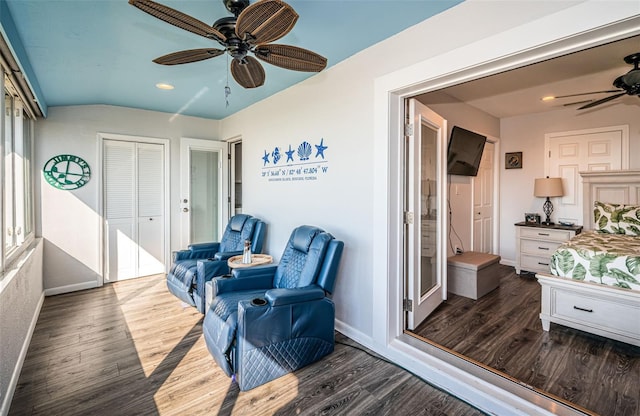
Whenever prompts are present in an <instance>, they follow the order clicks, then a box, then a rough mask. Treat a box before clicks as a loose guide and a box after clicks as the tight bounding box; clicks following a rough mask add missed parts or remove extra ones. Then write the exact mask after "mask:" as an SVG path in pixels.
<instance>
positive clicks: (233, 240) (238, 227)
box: [218, 214, 258, 252]
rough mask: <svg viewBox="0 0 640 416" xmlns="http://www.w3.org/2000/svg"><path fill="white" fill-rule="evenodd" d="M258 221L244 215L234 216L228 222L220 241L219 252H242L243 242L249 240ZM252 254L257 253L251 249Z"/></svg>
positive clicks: (253, 248) (254, 248)
mask: <svg viewBox="0 0 640 416" xmlns="http://www.w3.org/2000/svg"><path fill="white" fill-rule="evenodd" d="M257 223H258V219H257V218H254V217H252V216H250V215H246V214H236V215H234V216H233V217H231V219H230V220H229V223H228V224H227V227H226V228H225V230H224V234H222V239H221V240H220V248H219V250H218V251H220V252H230V251H242V249H243V248H244V240H251V239H252V238H251V237H252V235H253V228H254V227H255V226H256V224H257ZM252 251H253V252H258V251H257V250H256V247H252Z"/></svg>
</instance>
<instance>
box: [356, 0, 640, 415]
mask: <svg viewBox="0 0 640 416" xmlns="http://www.w3.org/2000/svg"><path fill="white" fill-rule="evenodd" d="M593 7H594V6H593V5H592V4H588V3H581V4H579V5H576V6H573V7H570V8H568V9H565V10H562V11H559V12H557V13H555V14H554V15H553V16H552V17H549V16H545V17H544V19H541V20H539V21H536V22H535V23H531V25H533V26H536V25H538V26H540V25H542V23H547V22H548V21H551V20H552V18H553V19H557V21H561V20H562V19H564V20H565V21H571V16H574V15H575V13H576V12H578V13H580V12H585V13H586V12H589V11H592V10H593ZM604 10H605V9H603V11H604ZM606 10H607V12H606V13H601V14H599V15H598V18H597V19H596V22H595V23H594V21H590V22H589V24H591V25H592V26H591V27H595V28H594V29H590V30H588V31H586V32H585V31H584V30H581V29H580V28H579V27H577V24H574V25H568V26H567V25H562V26H560V25H555V26H553V28H554V30H553V31H547V32H540V31H538V32H535V33H536V35H535V36H531V33H532V28H531V27H530V26H531V25H525V26H520V27H517V28H515V29H505V30H504V31H502V32H499V33H497V34H496V36H491V37H489V38H487V39H478V40H477V41H476V42H473V43H469V44H467V45H464V46H460V47H459V48H456V49H452V50H449V51H446V52H442V53H438V52H434V54H433V55H432V56H429V57H427V58H425V59H423V60H422V61H420V62H418V63H416V64H413V65H410V66H407V67H404V68H400V69H397V70H395V71H393V72H389V73H386V74H384V75H380V76H379V77H377V78H376V79H375V80H374V87H373V88H374V91H373V107H374V117H373V120H374V121H373V132H374V134H373V143H372V146H373V149H374V153H373V166H375V169H374V170H373V173H372V175H373V183H374V186H373V188H374V195H373V222H374V223H375V224H377V227H376V228H375V230H374V232H373V238H372V241H373V250H372V251H373V255H372V269H373V270H374V271H375V272H374V276H373V285H372V293H373V302H372V304H373V305H377V307H374V308H373V309H372V317H371V320H372V322H375V323H377V324H375V325H372V328H371V335H369V334H359V333H358V332H357V331H350V332H349V335H350V336H353V337H356V338H358V339H357V340H358V341H359V342H363V343H364V344H365V345H370V346H372V347H374V349H376V351H377V352H379V353H381V354H383V355H385V356H386V357H390V358H391V359H392V360H393V361H394V362H395V363H397V364H398V365H400V366H403V367H406V368H411V369H412V371H413V372H414V373H415V374H417V375H418V376H420V377H422V378H424V379H425V380H426V381H428V382H432V383H435V384H436V385H438V386H439V387H440V388H442V389H444V390H446V391H455V392H456V395H457V396H458V397H460V398H462V399H464V400H466V401H469V402H472V403H475V404H478V405H479V407H480V408H482V409H483V410H485V411H487V410H488V411H490V412H494V413H496V414H498V413H500V414H511V413H513V412H514V410H515V409H518V411H520V412H521V413H522V414H525V413H527V414H551V413H554V412H562V414H578V411H577V410H575V408H573V407H569V406H568V405H565V404H563V403H561V402H559V401H556V400H553V399H551V398H549V397H548V396H546V395H545V394H543V393H541V392H538V391H534V390H533V389H531V388H529V387H526V386H524V385H522V384H520V383H517V382H515V381H514V380H511V379H509V378H506V377H504V376H503V375H502V374H498V373H497V372H496V371H495V370H493V371H491V370H490V369H489V368H484V367H482V366H479V365H478V364H477V363H473V362H471V361H470V360H468V359H465V358H463V357H461V356H459V355H456V354H454V353H452V352H450V351H446V350H445V349H442V348H439V347H436V346H434V345H430V344H429V345H426V344H425V343H424V342H423V341H418V340H416V339H415V338H413V337H411V336H410V335H408V334H405V333H404V331H403V320H402V313H401V310H402V305H401V303H402V294H403V292H402V273H401V267H402V264H401V262H399V259H401V258H402V257H401V256H402V240H401V238H400V235H401V234H400V231H401V227H402V215H401V213H402V205H401V204H400V203H399V202H401V201H402V200H401V195H398V189H400V188H401V181H400V178H399V177H398V174H397V166H398V160H399V157H400V156H401V154H400V150H399V149H398V142H399V141H400V140H401V138H402V136H403V135H404V134H403V128H402V127H403V126H404V120H403V118H402V115H403V111H402V110H403V102H404V99H405V98H407V97H411V96H416V95H419V94H423V93H427V92H431V91H436V90H438V89H442V88H445V87H448V86H453V85H457V84H460V83H463V82H466V81H470V80H473V79H478V78H481V77H484V76H488V75H492V74H496V73H499V72H503V71H506V70H509V69H513V68H518V67H522V66H525V65H528V64H533V63H537V62H541V61H543V60H545V59H552V58H554V57H558V56H561V55H565V54H567V53H571V52H574V51H579V50H584V49H588V48H589V47H593V46H598V45H602V44H604V43H607V42H612V41H615V40H620V39H623V38H626V37H629V36H633V35H637V34H639V33H640V26H638V23H639V22H640V18H628V13H629V12H630V10H629V9H624V8H622V9H620V8H616V9H612V8H609V9H606ZM625 13H627V14H625ZM618 15H620V16H623V17H624V19H625V20H615V19H616V16H618ZM434 30H435V31H434V33H436V34H437V27H436V29H434ZM525 33H526V34H527V35H528V36H525V35H524V34H525ZM514 34H516V35H517V34H522V35H523V36H522V37H520V38H518V39H519V43H517V44H516V43H514V42H507V41H506V40H507V39H513V37H514ZM496 39H498V40H500V41H504V42H497V41H496ZM345 329H346V330H349V329H350V328H348V327H347V328H345ZM359 335H362V336H359Z"/></svg>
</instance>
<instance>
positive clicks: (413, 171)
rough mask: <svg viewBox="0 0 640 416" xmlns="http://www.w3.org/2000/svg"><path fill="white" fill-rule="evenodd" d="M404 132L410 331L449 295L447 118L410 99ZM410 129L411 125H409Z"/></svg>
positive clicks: (406, 249)
mask: <svg viewBox="0 0 640 416" xmlns="http://www.w3.org/2000/svg"><path fill="white" fill-rule="evenodd" d="M409 116H410V119H411V120H412V129H413V134H408V135H407V136H406V146H405V156H406V163H405V166H406V180H405V184H406V185H405V186H406V190H405V207H406V208H405V217H406V220H405V282H406V300H407V302H404V303H405V310H406V312H407V329H410V330H411V329H415V328H416V327H417V326H418V325H419V324H420V323H421V322H422V321H423V320H424V319H425V318H426V317H427V316H428V315H429V314H430V313H431V312H433V311H434V310H435V308H437V307H438V305H440V304H441V303H442V301H443V300H445V299H446V296H447V257H446V253H447V252H446V249H445V243H446V231H445V230H446V224H447V217H446V212H447V211H446V207H445V205H446V202H445V201H446V199H447V195H446V186H445V185H446V177H447V176H446V171H445V168H446V163H445V161H446V145H447V134H446V131H447V125H446V121H445V120H444V119H443V118H442V117H440V116H439V115H438V114H436V113H435V112H433V111H432V110H430V109H429V108H427V107H426V106H424V105H423V104H421V103H419V102H418V101H416V100H413V99H412V100H410V101H409ZM409 130H411V129H409Z"/></svg>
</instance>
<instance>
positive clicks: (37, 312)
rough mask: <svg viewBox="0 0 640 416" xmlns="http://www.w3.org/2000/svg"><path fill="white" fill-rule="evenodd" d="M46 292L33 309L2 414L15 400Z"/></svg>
mask: <svg viewBox="0 0 640 416" xmlns="http://www.w3.org/2000/svg"><path fill="white" fill-rule="evenodd" d="M44 297H45V294H44V292H42V293H41V294H40V299H38V304H37V305H36V308H35V309H34V311H33V316H32V317H31V323H30V324H29V329H28V330H27V336H26V337H25V338H24V342H23V343H22V347H21V348H20V355H19V356H18V361H17V362H16V365H15V367H14V368H13V373H12V374H11V380H9V385H8V387H7V394H6V395H5V396H4V397H3V398H2V406H1V407H0V415H2V416H5V415H7V414H9V409H10V408H11V402H12V401H13V394H14V393H15V391H16V387H17V386H18V380H19V378H20V373H21V372H22V366H23V364H24V360H25V358H26V357H27V352H28V351H29V344H31V338H32V337H33V333H34V331H35V330H36V324H37V323H38V317H39V316H40V310H42V305H43V304H44Z"/></svg>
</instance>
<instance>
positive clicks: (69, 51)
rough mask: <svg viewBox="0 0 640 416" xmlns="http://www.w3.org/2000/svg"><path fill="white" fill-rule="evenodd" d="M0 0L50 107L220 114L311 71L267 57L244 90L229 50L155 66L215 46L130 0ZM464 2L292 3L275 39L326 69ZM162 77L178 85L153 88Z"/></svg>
mask: <svg viewBox="0 0 640 416" xmlns="http://www.w3.org/2000/svg"><path fill="white" fill-rule="evenodd" d="M1 1H6V4H7V6H8V9H9V11H10V13H11V17H12V18H13V21H14V23H15V27H16V31H17V33H18V36H19V37H20V39H21V41H22V44H23V46H24V49H25V50H26V55H27V57H28V59H29V61H30V63H31V66H32V67H33V71H34V73H35V77H36V78H37V81H38V83H39V85H40V88H41V90H42V95H43V98H44V101H45V103H46V105H47V106H63V105H84V104H108V105H117V106H126V107H133V108H142V109H148V110H155V111H162V112H167V113H173V114H175V113H180V114H184V115H190V116H197V117H204V118H210V119H222V118H224V117H226V116H228V115H230V114H233V113H235V112H237V111H239V110H241V109H243V108H245V107H247V106H249V105H251V104H253V103H255V102H257V101H260V100H262V99H264V98H267V97H269V96H270V95H273V94H275V93H277V92H278V91H281V90H283V89H285V88H287V87H289V86H291V85H293V84H296V83H298V82H300V81H302V80H304V79H306V78H308V77H310V76H313V75H315V74H312V73H311V74H310V73H305V72H296V71H289V70H286V69H281V68H278V67H275V66H272V65H269V64H268V63H263V66H264V68H265V72H266V82H265V85H264V86H262V87H259V88H255V89H250V90H248V89H244V88H242V87H241V86H239V85H238V84H237V83H236V82H235V81H234V80H233V78H232V77H231V76H230V75H228V74H227V67H228V63H227V58H226V55H222V56H219V57H217V58H213V59H208V60H206V61H202V62H196V63H190V64H184V65H176V66H163V65H158V64H155V63H153V62H152V59H154V58H156V57H159V56H161V55H165V54H167V53H171V52H176V51H179V50H183V49H196V48H205V47H216V48H217V47H219V45H218V44H217V43H216V42H214V41H210V40H208V39H205V38H203V37H200V36H197V35H195V34H192V33H190V32H187V31H184V30H182V29H179V28H176V27H174V26H172V25H170V24H168V23H165V22H162V21H160V20H158V19H156V18H154V17H152V16H150V15H148V14H146V13H144V12H142V11H141V10H139V9H137V8H135V7H133V6H131V5H130V4H128V2H127V0H1ZM461 1H462V0H395V1H388V0H289V1H288V3H289V4H290V5H291V6H292V7H293V8H294V9H295V10H296V12H297V13H298V14H299V15H300V17H299V19H298V22H297V23H296V25H295V27H294V28H293V30H292V31H291V32H290V33H289V34H288V35H286V36H285V37H283V38H282V39H279V40H278V41H276V42H275V43H280V44H288V45H294V46H299V47H302V48H305V49H309V50H312V51H314V52H317V53H319V54H321V55H323V56H325V57H326V58H328V65H327V66H328V67H331V66H333V65H335V64H337V63H338V62H340V61H342V60H344V59H346V58H348V57H349V56H351V55H353V54H355V53H357V52H358V51H360V50H363V49H365V48H367V47H369V46H371V45H373V44H375V43H377V42H379V41H381V40H383V39H385V38H387V37H389V36H391V35H394V34H395V33H398V32H400V31H402V30H404V29H406V28H408V27H410V26H413V25H415V24H416V23H419V22H421V21H423V20H425V19H427V18H429V17H431V16H433V15H435V14H437V13H440V12H442V11H444V10H446V9H448V8H450V7H453V6H454V5H456V4H458V3H460V2H461ZM159 2H160V3H162V4H165V5H167V6H169V7H172V8H174V9H176V10H179V11H181V12H183V13H186V14H189V15H191V16H193V17H195V18H197V19H199V20H201V21H203V22H206V23H209V24H213V22H215V21H216V20H217V19H218V18H220V17H224V16H230V13H229V12H228V11H227V10H226V9H225V7H224V5H223V3H222V1H221V0H165V1H162V0H160V1H159ZM252 3H253V1H252ZM389 58H392V57H389ZM227 79H228V82H229V85H230V87H231V95H230V97H229V106H228V107H227V106H226V102H225V95H224V86H225V85H226V83H227ZM159 82H164V83H169V84H172V85H174V86H175V89H174V90H171V91H163V90H159V89H157V88H156V87H155V85H156V83H159Z"/></svg>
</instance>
